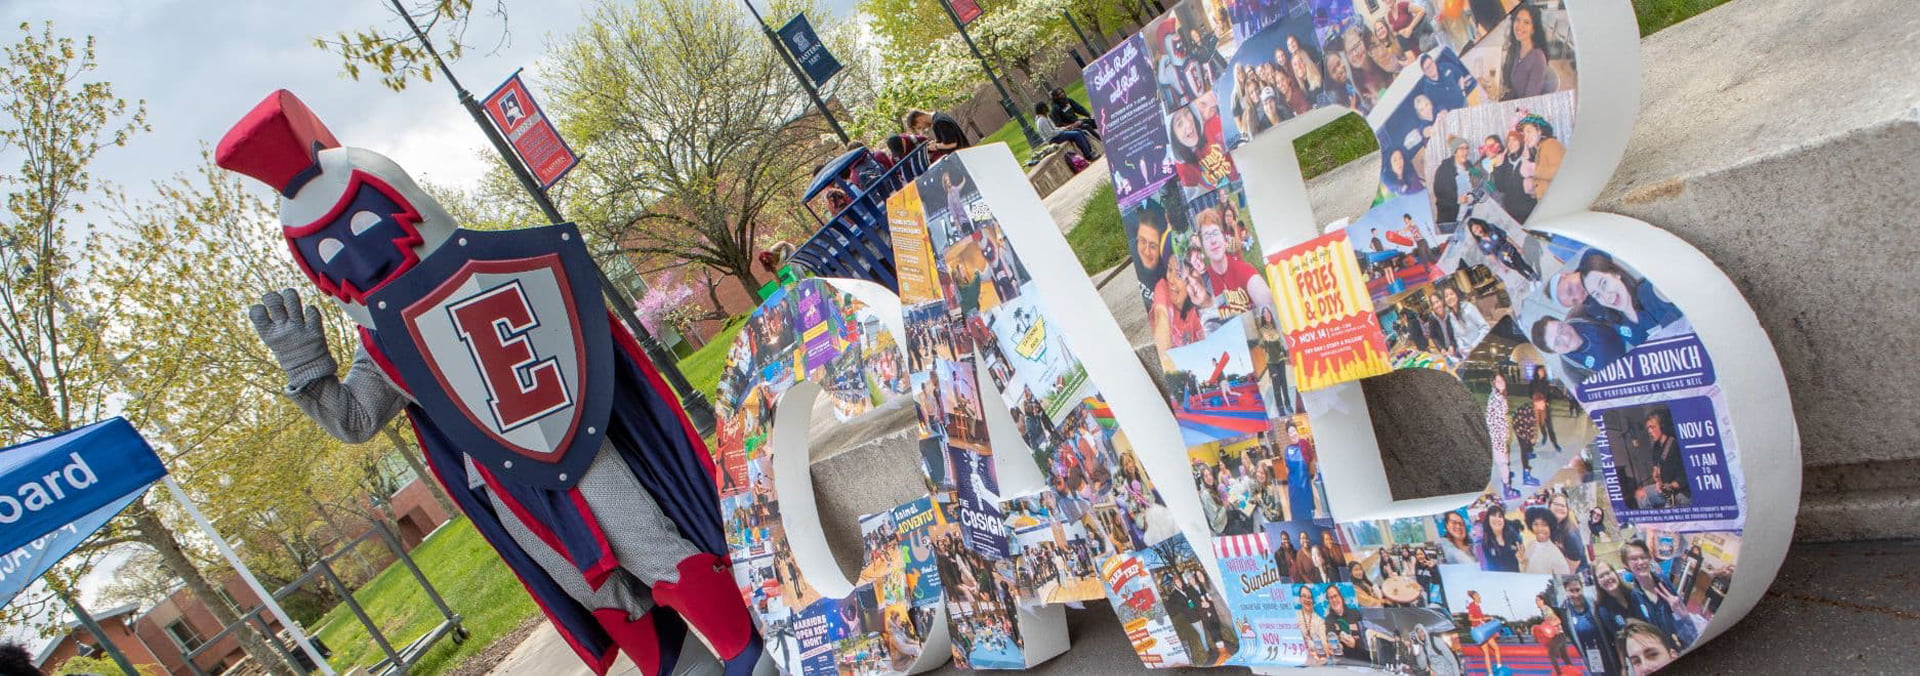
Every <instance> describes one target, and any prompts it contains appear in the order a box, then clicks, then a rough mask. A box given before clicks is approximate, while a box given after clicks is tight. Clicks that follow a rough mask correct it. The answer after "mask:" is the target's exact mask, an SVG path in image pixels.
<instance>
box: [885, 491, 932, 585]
mask: <svg viewBox="0 0 1920 676" xmlns="http://www.w3.org/2000/svg"><path fill="white" fill-rule="evenodd" d="M893 523H894V528H896V529H897V530H898V532H899V537H900V554H901V558H902V559H903V560H904V562H905V564H906V565H905V570H906V576H907V579H906V588H907V596H908V598H909V600H911V602H912V603H913V605H914V606H921V605H925V604H929V603H935V602H938V601H939V600H940V568H939V561H938V560H937V559H936V554H935V553H934V548H933V542H934V535H935V532H936V530H938V528H939V527H940V526H941V525H942V523H943V522H942V520H941V518H940V510H938V509H935V508H934V505H933V499H932V498H927V497H922V498H920V499H918V500H914V501H913V502H909V503H907V504H904V505H900V506H899V507H895V508H893Z"/></svg>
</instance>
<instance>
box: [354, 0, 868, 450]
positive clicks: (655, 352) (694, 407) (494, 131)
mask: <svg viewBox="0 0 1920 676" xmlns="http://www.w3.org/2000/svg"><path fill="white" fill-rule="evenodd" d="M390 2H391V4H392V5H393V9H394V11H396V12H399V13H400V18H402V19H404V20H406V22H407V28H408V29H409V30H412V31H413V36H414V37H415V38H418V39H419V40H420V46H421V47H422V48H424V49H426V50H427V54H428V55H430V56H432V57H433V62H434V64H435V65H438V66H439V67H440V73H441V74H443V75H446V76H447V83H448V84H451V85H453V91H454V93H455V94H456V95H457V96H458V97H459V98H460V105H461V106H462V107H465V108H466V109H467V114H469V115H472V116H473V122H474V124H478V125H480V132H481V133H483V134H486V135H487V141H489V142H491V143H493V149H494V151H495V152H498V153H500V159H502V160H504V161H506V163H507V169H509V170H511V171H512V172H513V176H514V178H517V179H519V180H520V186H521V187H523V188H526V190H527V194H529V195H531V196H532V197H533V201H534V203H535V204H538V205H540V212H541V213H542V214H543V215H545V216H546V217H547V221H548V222H550V223H555V224H559V223H565V222H566V221H567V219H566V218H565V217H563V216H561V215H560V208H559V207H556V206H554V204H553V200H552V199H551V198H549V197H547V190H546V186H545V185H542V184H541V183H540V182H539V181H538V180H536V179H535V178H534V175H533V172H532V171H530V170H529V169H528V168H527V166H526V165H525V164H522V163H521V162H520V161H519V160H520V158H519V156H518V155H517V154H515V152H514V149H513V148H512V147H511V146H510V145H509V144H508V142H507V139H506V137H504V136H502V135H501V134H500V130H499V129H498V128H496V127H495V126H494V125H493V122H492V121H491V120H490V119H488V118H489V115H488V113H487V111H486V110H485V109H483V108H481V106H480V102H479V101H475V100H474V98H473V93H472V92H469V91H467V88H466V87H462V86H460V80H459V79H458V78H455V77H454V76H453V69H451V68H448V67H447V62H446V61H445V60H443V59H441V58H440V52H439V50H436V49H434V47H433V41H432V40H428V39H427V34H426V32H425V31H422V30H420V23H419V22H417V21H414V20H413V14H411V13H409V12H408V11H407V8H406V7H405V6H403V5H402V4H401V3H400V1H399V0H390ZM828 120H829V121H832V118H828ZM836 126H837V123H836ZM844 137H845V136H844V135H842V138H844ZM568 152H569V153H571V152H572V151H568ZM562 173H564V172H562ZM555 178H556V180H557V179H558V177H557V176H556V177H555ZM593 267H594V273H595V274H596V275H598V276H599V278H600V291H601V293H602V294H604V295H606V297H607V305H608V306H610V307H612V308H613V311H614V313H616V314H618V315H619V316H620V321H621V323H624V324H626V325H627V330H629V331H632V332H633V337H634V339H636V340H638V341H639V342H640V348H641V349H642V350H645V351H646V353H647V359H649V360H652V361H653V364H654V366H655V367H657V368H659V369H660V375H662V376H665V377H666V379H667V383H668V384H670V385H672V386H673V391H674V393H675V394H678V395H680V404H681V407H682V408H684V409H686V411H687V419H688V420H691V421H692V422H693V426H694V429H695V430H696V431H698V432H699V433H700V434H702V435H707V434H712V433H713V405H712V404H710V403H707V397H706V395H704V394H701V393H700V391H699V390H696V389H694V388H693V385H692V384H691V383H688V382H687V376H686V375H685V374H683V373H681V372H680V364H679V362H677V361H675V360H674V359H673V358H672V355H669V354H667V351H666V349H665V348H662V347H661V346H660V341H658V340H655V339H654V337H653V333H652V332H650V331H648V330H647V327H646V326H645V325H643V324H641V323H640V318H639V317H635V316H634V314H633V306H632V304H631V303H629V302H627V300H626V299H625V298H623V297H621V295H620V292H619V291H616V290H615V289H617V288H618V287H615V286H614V284H613V281H612V280H610V279H607V272H606V271H605V270H602V269H600V266H598V265H595V266H593Z"/></svg>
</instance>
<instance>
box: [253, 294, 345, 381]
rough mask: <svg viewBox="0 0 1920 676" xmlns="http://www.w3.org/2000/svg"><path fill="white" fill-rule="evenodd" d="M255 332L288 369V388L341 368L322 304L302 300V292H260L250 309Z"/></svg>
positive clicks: (281, 367) (286, 369) (330, 373)
mask: <svg viewBox="0 0 1920 676" xmlns="http://www.w3.org/2000/svg"><path fill="white" fill-rule="evenodd" d="M247 318H248V319H251V320H253V331H254V333H258V334H260V342H262V343H266V344H267V350H269V351H271V352H273V359H274V361H277V362H280V370H282V371H286V372H287V389H288V390H299V389H300V388H301V387H303V386H305V385H306V384H307V383H310V382H313V381H314V379H316V378H320V377H323V376H330V375H333V374H334V373H335V372H337V371H339V369H340V364H339V363H338V362H336V361H334V359H333V350H331V349H330V348H328V347H327V327H326V325H325V323H324V322H323V321H322V320H321V318H320V308H317V307H314V306H312V305H302V304H300V292H298V291H294V290H293V289H281V290H280V291H279V292H278V293H275V292H271V291H269V292H267V293H264V294H261V295H260V302H259V303H256V304H254V306H253V307H251V308H248V309H247Z"/></svg>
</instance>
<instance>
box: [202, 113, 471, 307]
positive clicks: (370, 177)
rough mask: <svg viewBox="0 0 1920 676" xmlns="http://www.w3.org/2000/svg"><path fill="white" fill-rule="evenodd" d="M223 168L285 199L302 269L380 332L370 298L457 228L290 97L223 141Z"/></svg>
mask: <svg viewBox="0 0 1920 676" xmlns="http://www.w3.org/2000/svg"><path fill="white" fill-rule="evenodd" d="M214 162H215V163H216V164H218V165H220V167H221V168H224V169H228V170H231V171H236V172H239V173H242V174H246V175H248V176H252V177H254V178H256V179H259V180H260V181H261V182H263V183H266V184H267V185H269V186H272V187H273V188H274V190H276V191H279V193H280V224H281V226H282V227H283V228H284V231H283V234H285V235H286V238H287V247H288V249H289V250H291V251H292V253H293V259H294V262H295V263H296V264H298V265H299V266H300V270H301V271H302V272H304V273H306V275H307V278H308V279H309V280H312V281H313V284H314V286H317V287H319V289H320V291H321V292H322V293H325V294H326V295H328V296H331V297H332V298H333V300H334V302H336V303H338V304H340V306H341V308H342V309H345V310H346V311H347V315H348V316H351V317H353V319H354V321H356V322H359V323H360V324H362V325H366V326H372V325H373V320H372V317H371V316H370V315H369V314H368V313H367V308H366V305H365V301H366V297H367V294H368V293H371V292H372V291H373V290H374V289H376V288H379V287H380V285H382V284H385V283H387V282H389V281H392V280H393V279H394V278H396V277H399V276H400V275H401V274H402V273H405V272H406V271H407V270H409V269H412V268H413V266H414V265H415V264H417V263H419V262H420V259H422V258H425V257H426V256H427V255H428V254H430V253H432V252H433V250H434V249H437V248H439V247H440V245H441V244H442V243H444V242H446V241H447V238H448V237H450V236H452V234H453V231H454V230H455V228H457V227H458V226H456V225H455V224H454V222H453V217H452V216H449V215H448V214H447V212H446V210H444V209H442V208H440V205H439V204H438V203H436V202H434V201H433V198H431V197H428V196H427V194H426V192H425V191H422V190H421V189H420V186H419V185H417V184H415V183H414V182H413V179H412V178H411V177H409V176H407V172H406V171H405V170H403V169H401V168H400V165H398V164H394V162H393V160H390V159H387V158H386V156H384V155H381V154H379V153H376V152H373V151H370V150H365V149H361V148H349V147H345V146H342V145H340V142H339V141H338V140H335V139H334V137H333V132H330V131H328V130H327V127H326V125H324V124H321V123H320V119H319V118H318V117H316V116H314V114H313V111H312V110H310V109H308V108H307V105H306V104H305V103H301V102H300V99H299V98H297V97H295V96H294V95H293V93H292V92H289V91H287V90H284V89H282V90H279V91H275V92H274V93H272V94H268V95H267V98H266V100H264V101H261V102H260V104H259V105H257V106H254V107H253V110H251V111H249V112H248V113H247V116H246V117H244V118H242V119H241V120H240V122H239V123H238V124H235V125H234V126H233V129H231V130H229V131H228V132H227V135H226V136H225V137H224V138H221V139H220V146H219V147H218V148H217V149H216V150H215V151H214Z"/></svg>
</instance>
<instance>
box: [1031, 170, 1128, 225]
mask: <svg viewBox="0 0 1920 676" xmlns="http://www.w3.org/2000/svg"><path fill="white" fill-rule="evenodd" d="M1112 183H1113V176H1112V175H1111V174H1109V173H1107V158H1105V157H1102V158H1100V159H1097V160H1094V161H1093V163H1092V164H1089V165H1087V168H1086V169H1082V170H1080V173H1078V174H1075V175H1074V177H1073V180H1070V181H1067V182H1066V184H1064V185H1061V186H1060V187H1058V188H1055V189H1054V190H1053V194H1051V195H1047V196H1046V199H1044V200H1042V201H1044V202H1046V203H1047V211H1048V212H1050V213H1052V214H1053V224H1054V225H1057V226H1059V227H1060V232H1066V231H1068V230H1072V229H1073V226H1075V225H1077V224H1079V223H1080V210H1082V209H1085V208H1086V207H1087V202H1090V201H1092V200H1093V197H1094V196H1095V195H1098V194H1100V189H1101V188H1105V187H1107V186H1108V185H1110V184H1112Z"/></svg>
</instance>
